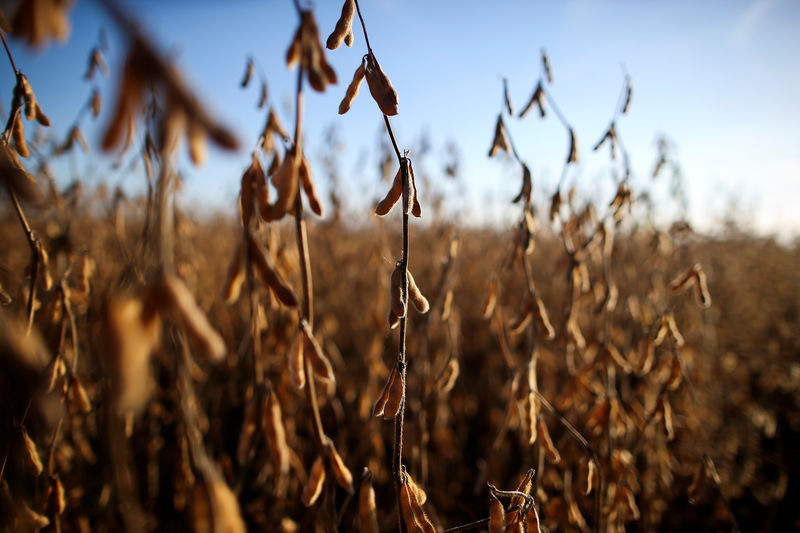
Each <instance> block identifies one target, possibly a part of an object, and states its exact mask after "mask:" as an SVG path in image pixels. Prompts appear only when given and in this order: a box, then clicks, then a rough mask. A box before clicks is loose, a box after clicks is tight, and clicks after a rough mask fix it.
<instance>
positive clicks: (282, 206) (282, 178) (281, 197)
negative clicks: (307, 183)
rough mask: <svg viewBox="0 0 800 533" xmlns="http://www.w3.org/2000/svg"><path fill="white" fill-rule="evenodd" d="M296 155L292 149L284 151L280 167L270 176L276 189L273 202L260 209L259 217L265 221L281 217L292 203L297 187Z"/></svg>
mask: <svg viewBox="0 0 800 533" xmlns="http://www.w3.org/2000/svg"><path fill="white" fill-rule="evenodd" d="M297 163H298V162H297V156H296V154H295V153H294V152H293V151H289V152H287V153H286V156H285V157H284V159H283V162H282V163H281V166H280V168H278V170H277V171H276V172H275V174H274V175H273V176H272V184H273V185H275V188H276V189H277V191H278V198H277V199H276V200H275V203H274V204H269V205H267V206H266V208H265V209H263V210H262V211H261V218H263V219H264V220H265V221H266V222H271V221H273V220H278V219H280V218H282V217H283V216H284V215H285V214H286V213H287V212H289V210H290V209H291V208H292V206H293V205H294V199H295V195H296V194H297V189H298V181H299V176H298V164H297Z"/></svg>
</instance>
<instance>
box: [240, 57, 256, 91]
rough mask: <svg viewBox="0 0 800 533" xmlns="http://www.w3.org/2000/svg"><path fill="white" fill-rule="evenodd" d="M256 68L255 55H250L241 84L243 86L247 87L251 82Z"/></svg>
mask: <svg viewBox="0 0 800 533" xmlns="http://www.w3.org/2000/svg"><path fill="white" fill-rule="evenodd" d="M255 69H256V65H255V61H253V57H252V56H250V57H248V58H247V66H246V67H245V69H244V77H243V78H242V82H241V83H240V84H239V85H241V86H242V87H247V85H248V84H249V83H250V80H251V79H252V78H253V72H254V71H255Z"/></svg>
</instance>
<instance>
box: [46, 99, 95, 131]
mask: <svg viewBox="0 0 800 533" xmlns="http://www.w3.org/2000/svg"><path fill="white" fill-rule="evenodd" d="M100 103H101V102H100V93H98V92H97V91H95V92H94V93H92V102H91V108H92V114H93V115H94V116H95V117H97V115H99V114H100ZM34 107H35V111H36V113H35V114H36V122H38V123H39V124H41V125H42V126H49V125H50V119H49V118H47V115H45V114H44V111H42V108H41V106H40V105H39V102H36V105H35V106H34ZM95 109H96V110H97V111H95Z"/></svg>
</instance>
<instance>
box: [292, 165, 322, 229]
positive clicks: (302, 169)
mask: <svg viewBox="0 0 800 533" xmlns="http://www.w3.org/2000/svg"><path fill="white" fill-rule="evenodd" d="M297 172H298V174H299V175H300V183H301V184H302V185H303V192H305V193H306V198H308V207H309V208H310V209H311V211H312V212H313V213H314V214H315V215H317V216H318V217H321V216H322V204H320V203H319V198H318V197H317V191H316V189H315V187H314V181H313V180H312V179H311V166H310V165H309V164H308V160H307V159H306V156H305V154H303V155H302V156H301V157H300V166H299V167H298V169H297Z"/></svg>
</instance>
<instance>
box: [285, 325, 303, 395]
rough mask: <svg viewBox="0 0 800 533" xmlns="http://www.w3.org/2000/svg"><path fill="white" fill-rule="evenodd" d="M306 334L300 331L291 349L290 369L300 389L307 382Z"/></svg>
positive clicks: (293, 379)
mask: <svg viewBox="0 0 800 533" xmlns="http://www.w3.org/2000/svg"><path fill="white" fill-rule="evenodd" d="M304 347H305V335H303V333H298V334H297V336H296V337H295V339H294V342H293V343H292V347H291V348H290V349H289V358H290V359H289V370H290V374H291V376H292V381H294V384H295V385H296V386H297V388H298V389H302V388H303V387H304V386H305V384H306V372H305V364H306V362H305V350H304Z"/></svg>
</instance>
